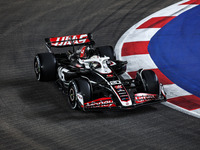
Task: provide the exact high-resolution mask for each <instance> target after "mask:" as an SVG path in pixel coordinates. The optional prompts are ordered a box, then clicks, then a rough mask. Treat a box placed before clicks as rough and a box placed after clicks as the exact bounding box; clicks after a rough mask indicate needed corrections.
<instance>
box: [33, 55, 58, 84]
mask: <svg viewBox="0 0 200 150" xmlns="http://www.w3.org/2000/svg"><path fill="white" fill-rule="evenodd" d="M34 71H35V74H36V78H37V80H38V81H53V80H55V79H56V72H57V70H56V59H55V56H54V55H53V54H51V53H41V54H37V55H36V56H35V59H34Z"/></svg>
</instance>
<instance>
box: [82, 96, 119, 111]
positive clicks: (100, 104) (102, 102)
mask: <svg viewBox="0 0 200 150" xmlns="http://www.w3.org/2000/svg"><path fill="white" fill-rule="evenodd" d="M84 105H85V108H105V107H108V108H109V107H116V105H115V104H114V102H113V100H112V99H111V98H110V97H104V98H99V99H97V100H93V101H91V102H87V103H85V104H84Z"/></svg>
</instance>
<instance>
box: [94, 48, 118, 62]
mask: <svg viewBox="0 0 200 150" xmlns="http://www.w3.org/2000/svg"><path fill="white" fill-rule="evenodd" d="M96 51H97V53H98V54H99V55H100V56H101V57H104V56H108V57H110V59H111V60H116V56H115V52H114V50H113V47H112V46H100V47H97V48H96Z"/></svg>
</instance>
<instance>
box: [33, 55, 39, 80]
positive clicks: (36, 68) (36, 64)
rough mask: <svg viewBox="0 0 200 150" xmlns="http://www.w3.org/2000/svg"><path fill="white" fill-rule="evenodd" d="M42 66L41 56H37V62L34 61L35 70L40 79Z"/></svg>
mask: <svg viewBox="0 0 200 150" xmlns="http://www.w3.org/2000/svg"><path fill="white" fill-rule="evenodd" d="M40 68H41V66H40V61H39V58H38V57H36V58H35V63H34V71H35V74H36V78H37V80H40V74H41V70H40Z"/></svg>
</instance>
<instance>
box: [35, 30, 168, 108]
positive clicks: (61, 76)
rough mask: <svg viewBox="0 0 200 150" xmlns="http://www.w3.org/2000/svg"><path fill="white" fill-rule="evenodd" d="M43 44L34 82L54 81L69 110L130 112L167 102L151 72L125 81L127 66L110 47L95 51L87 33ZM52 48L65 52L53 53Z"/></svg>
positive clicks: (49, 39) (53, 39)
mask: <svg viewBox="0 0 200 150" xmlns="http://www.w3.org/2000/svg"><path fill="white" fill-rule="evenodd" d="M45 41H46V47H47V49H48V52H47V53H39V54H37V55H36V56H35V59H34V70H35V74H36V78H37V80H39V81H55V82H56V83H57V84H58V85H59V87H60V88H62V90H63V91H64V92H65V93H66V94H67V95H68V102H69V105H70V107H71V108H72V109H77V108H80V109H82V110H84V111H86V110H97V109H105V108H107V109H110V108H120V109H131V108H136V107H137V106H142V105H145V104H152V103H156V102H161V101H166V96H165V91H164V89H163V86H162V85H161V84H160V83H159V81H158V78H157V76H156V74H155V73H154V72H153V71H152V70H143V69H140V70H138V71H137V75H136V77H135V79H124V78H123V77H122V74H123V73H125V72H126V66H127V62H126V61H120V60H116V57H115V52H114V50H113V48H112V47H111V46H101V47H96V48H94V45H95V42H94V40H93V38H92V35H91V34H90V33H88V34H80V35H70V36H63V37H55V38H46V39H45ZM52 47H56V48H61V47H62V48H66V47H67V48H68V49H67V50H65V51H64V52H63V53H53V52H52ZM70 48H71V49H70Z"/></svg>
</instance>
